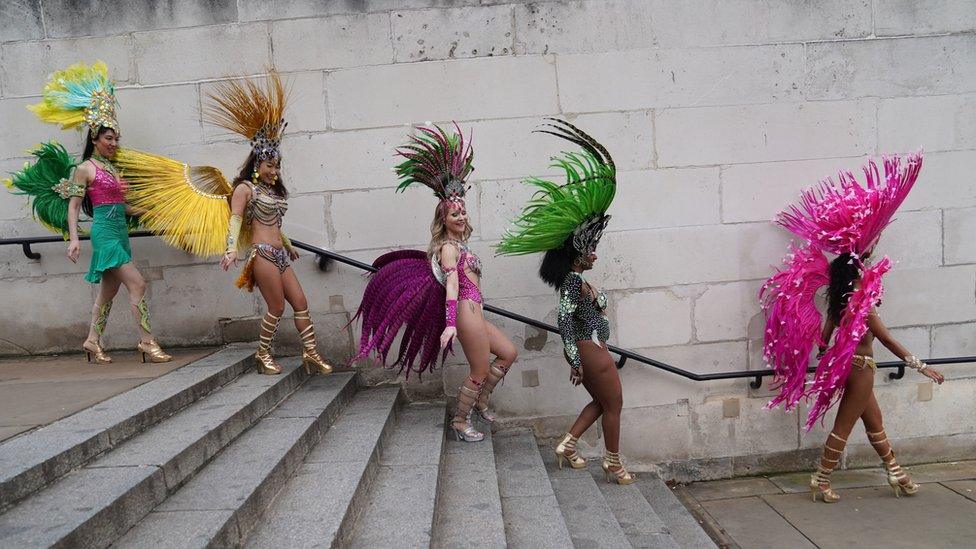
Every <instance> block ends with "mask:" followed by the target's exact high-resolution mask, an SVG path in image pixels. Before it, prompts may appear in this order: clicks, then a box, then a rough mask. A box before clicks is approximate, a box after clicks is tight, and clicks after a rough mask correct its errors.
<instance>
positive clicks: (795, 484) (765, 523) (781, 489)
mask: <svg viewBox="0 0 976 549" xmlns="http://www.w3.org/2000/svg"><path fill="white" fill-rule="evenodd" d="M906 469H907V470H908V471H909V474H910V475H911V476H912V478H913V479H914V480H915V482H918V483H919V484H922V488H921V490H919V492H918V493H917V494H916V495H915V496H913V497H904V496H902V497H901V498H896V497H895V495H894V493H893V492H892V490H891V488H890V487H889V486H888V484H887V481H886V480H885V477H884V474H883V471H882V469H881V468H880V466H879V467H878V468H876V469H870V470H867V469H859V470H850V471H834V474H833V475H832V479H833V483H832V485H833V487H834V489H835V490H836V491H837V492H838V493H840V495H841V500H840V501H839V502H837V503H833V504H824V503H823V502H817V503H813V502H812V501H811V497H810V492H809V489H808V488H807V483H808V482H809V478H810V475H809V473H805V474H790V475H777V476H769V477H749V478H741V479H732V480H718V481H711V482H697V483H694V484H691V485H689V486H687V487H683V488H681V491H682V492H683V494H682V495H683V496H684V498H685V502H686V504H687V505H688V506H689V507H692V508H693V510H694V511H696V512H698V513H700V514H701V516H700V518H701V519H703V522H704V523H705V525H709V526H710V527H711V530H712V534H713V537H715V538H717V541H718V542H719V544H720V545H722V546H727V547H736V546H738V547H743V548H753V547H776V548H780V547H791V548H792V547H798V548H802V547H823V548H834V547H838V548H845V549H850V548H851V547H856V548H870V547H886V548H888V547H906V548H907V547H912V548H917V547H926V548H936V547H954V548H955V547H974V546H976V461H961V462H953V463H936V464H929V465H915V466H912V467H907V468H906Z"/></svg>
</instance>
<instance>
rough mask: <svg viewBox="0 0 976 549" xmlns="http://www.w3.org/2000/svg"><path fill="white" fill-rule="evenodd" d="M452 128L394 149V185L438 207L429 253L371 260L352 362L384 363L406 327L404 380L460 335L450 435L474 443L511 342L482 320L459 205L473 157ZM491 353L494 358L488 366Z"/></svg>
mask: <svg viewBox="0 0 976 549" xmlns="http://www.w3.org/2000/svg"><path fill="white" fill-rule="evenodd" d="M455 129H456V130H457V133H455V134H453V135H448V134H447V133H445V132H444V131H443V130H442V129H441V128H438V127H434V128H426V127H420V128H417V131H418V133H417V135H414V136H413V137H412V140H411V142H410V143H408V144H407V145H405V146H403V147H401V148H400V149H398V150H397V153H398V154H400V155H401V156H402V157H404V158H405V160H404V162H402V163H401V164H400V165H399V166H397V167H396V172H397V175H398V176H399V177H400V187H399V188H400V189H401V190H402V189H404V188H406V187H409V186H410V185H414V184H421V185H425V186H427V187H429V188H430V189H431V190H433V191H434V194H435V196H437V198H438V199H439V202H438V204H437V209H436V210H435V211H434V220H433V222H432V223H431V225H430V232H431V240H430V246H429V248H428V250H427V252H426V253H425V252H422V251H420V250H400V251H396V252H391V253H388V254H385V255H383V256H381V257H379V258H378V259H377V260H376V261H374V262H373V266H375V267H376V268H377V269H378V270H377V272H376V274H374V275H373V276H372V277H371V279H370V281H369V284H368V285H367V286H366V291H365V292H364V293H363V301H362V304H361V305H360V307H359V311H358V312H357V313H356V317H357V318H359V317H361V318H362V319H363V327H362V337H361V339H360V345H359V353H358V354H357V356H356V359H355V360H360V359H363V358H365V357H366V356H368V355H369V354H372V353H375V354H377V355H378V356H379V357H380V359H382V360H383V361H384V363H385V362H386V358H387V355H388V353H389V352H390V348H391V346H392V344H393V340H394V339H395V338H396V335H397V334H398V333H399V331H400V328H401V327H405V328H406V329H405V330H404V334H403V338H402V341H401V343H400V350H399V353H398V354H397V358H396V361H394V363H393V365H394V366H397V365H399V367H400V369H401V370H402V371H406V374H407V376H409V375H410V373H411V372H417V373H418V374H423V372H425V371H427V370H428V369H432V368H433V367H434V366H435V365H436V361H437V355H438V354H440V355H441V361H443V360H444V357H445V356H446V353H447V351H448V350H449V349H450V348H451V341H452V340H453V339H454V337H455V336H457V337H458V339H459V340H460V341H461V348H462V349H464V356H465V358H467V359H468V365H469V368H470V371H469V375H468V377H467V378H465V380H464V382H463V383H462V384H461V387H460V388H459V389H458V397H457V407H456V409H455V413H454V418H453V420H452V421H451V431H452V432H453V433H454V435H455V436H456V437H457V438H458V440H465V441H469V442H476V441H479V440H482V439H483V438H484V434H483V433H481V432H479V431H478V430H477V429H475V428H474V426H473V425H472V424H471V412H472V410H475V411H477V413H478V415H480V416H481V418H482V419H483V420H485V421H486V422H488V423H491V422H492V421H494V419H495V417H494V415H493V414H492V413H491V412H489V411H488V400H489V398H490V397H491V393H492V391H493V390H494V388H495V386H496V385H497V384H498V382H499V381H501V380H502V378H504V377H505V374H507V373H508V370H509V368H510V367H511V365H512V363H514V362H515V359H516V355H517V353H516V349H515V345H514V344H512V341H511V340H510V339H509V338H508V337H506V336H505V334H503V333H502V332H501V330H499V329H498V328H497V327H495V325H493V324H492V323H491V322H489V321H488V320H486V319H485V316H484V312H483V310H482V307H481V303H482V298H481V288H480V286H479V284H480V283H481V260H480V259H478V256H477V255H475V253H474V252H473V251H472V250H471V249H470V248H468V246H467V240H468V237H469V236H470V235H471V225H470V223H469V222H468V212H467V208H466V207H465V205H464V193H465V190H466V189H465V179H466V178H467V177H468V175H469V174H470V173H471V171H472V170H473V167H472V164H471V160H472V157H473V153H472V151H471V146H470V144H469V145H467V147H465V141H464V137H463V135H462V134H461V130H460V128H458V127H457V126H456V125H455ZM391 302H392V304H391ZM438 343H439V345H438ZM491 355H494V356H495V360H494V361H493V362H491V363H489V358H490V357H491ZM418 359H419V360H418Z"/></svg>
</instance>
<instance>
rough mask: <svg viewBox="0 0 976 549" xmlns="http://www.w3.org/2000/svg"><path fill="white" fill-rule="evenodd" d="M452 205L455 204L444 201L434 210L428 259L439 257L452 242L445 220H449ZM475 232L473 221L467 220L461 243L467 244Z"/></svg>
mask: <svg viewBox="0 0 976 549" xmlns="http://www.w3.org/2000/svg"><path fill="white" fill-rule="evenodd" d="M452 204H454V203H453V202H452V201H450V200H442V201H441V202H440V203H438V204H437V208H436V209H435V210H434V220H433V221H431V222H430V246H429V247H428V248H427V256H428V257H435V256H439V254H440V251H441V246H443V245H444V244H446V243H447V242H450V241H451V238H450V235H449V234H448V232H447V224H446V223H445V222H444V220H445V219H447V215H448V214H449V213H450V212H451V206H452ZM473 231H474V229H472V228H471V221H470V220H465V227H464V233H463V234H462V235H461V241H462V242H467V241H468V238H469V237H471V233H472V232H473Z"/></svg>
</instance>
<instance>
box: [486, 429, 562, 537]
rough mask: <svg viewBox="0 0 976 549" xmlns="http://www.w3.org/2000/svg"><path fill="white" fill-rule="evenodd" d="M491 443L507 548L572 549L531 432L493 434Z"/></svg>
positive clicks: (515, 431) (516, 431)
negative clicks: (568, 548)
mask: <svg viewBox="0 0 976 549" xmlns="http://www.w3.org/2000/svg"><path fill="white" fill-rule="evenodd" d="M493 439H494V440H493V442H494V451H495V465H496V467H497V470H498V493H499V495H500V496H501V500H502V515H503V517H504V520H505V537H506V539H507V540H508V546H509V547H512V548H513V549H521V548H526V549H528V548H532V549H535V548H548V547H552V548H558V549H564V548H566V547H572V546H573V540H572V537H571V536H570V534H569V529H568V528H567V527H566V521H565V519H563V515H562V512H560V510H559V503H558V501H557V500H556V495H555V493H553V489H552V483H550V482H549V475H548V474H547V472H546V466H545V464H544V463H543V461H542V456H541V455H540V454H539V448H538V446H537V445H536V441H535V437H534V436H533V435H532V431H530V430H529V429H513V430H510V431H504V432H501V433H496V434H495V435H494V437H493Z"/></svg>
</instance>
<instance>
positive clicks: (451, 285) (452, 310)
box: [440, 244, 464, 349]
mask: <svg viewBox="0 0 976 549" xmlns="http://www.w3.org/2000/svg"><path fill="white" fill-rule="evenodd" d="M459 259H460V253H459V251H458V249H457V247H456V246H454V245H453V244H444V245H443V246H441V251H440V262H441V269H442V270H443V271H444V272H445V273H447V280H445V281H444V290H445V292H446V294H447V295H445V296H444V300H445V303H444V314H445V321H446V324H447V325H446V326H445V327H444V332H443V333H442V334H441V349H446V348H447V346H448V345H450V343H451V340H452V339H453V338H454V336H455V335H457V326H456V325H455V324H454V322H455V320H456V315H457V304H458V303H457V298H458V286H459V284H460V283H459V282H458V273H457V270H458V269H463V268H464V266H463V265H458V260H459Z"/></svg>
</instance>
